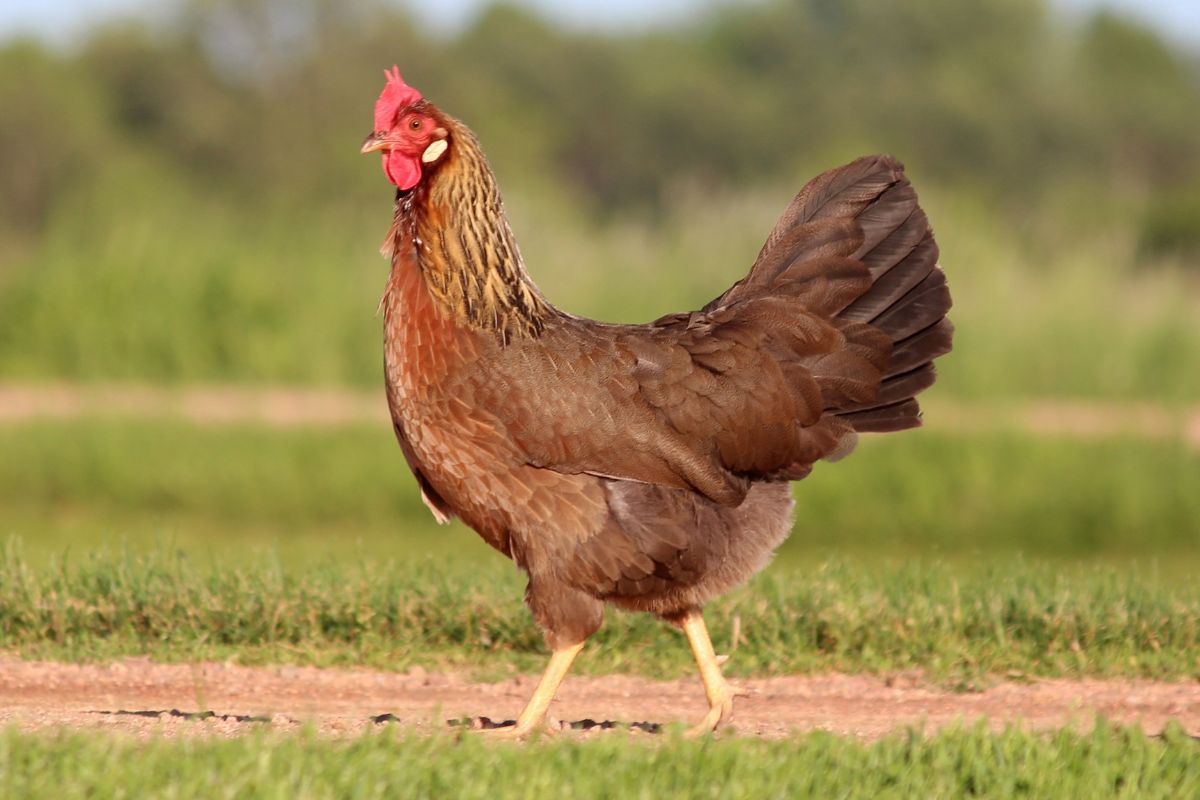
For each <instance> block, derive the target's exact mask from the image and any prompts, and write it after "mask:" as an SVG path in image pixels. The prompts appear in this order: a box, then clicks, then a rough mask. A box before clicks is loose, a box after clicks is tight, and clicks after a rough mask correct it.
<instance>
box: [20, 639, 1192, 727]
mask: <svg viewBox="0 0 1200 800" xmlns="http://www.w3.org/2000/svg"><path fill="white" fill-rule="evenodd" d="M535 680H536V678H535V676H528V675H518V676H514V677H512V678H509V679H507V680H502V681H499V682H495V683H488V682H478V681H474V680H472V679H470V677H469V676H467V675H465V674H461V673H453V672H427V671H425V670H423V669H420V668H414V669H412V670H410V671H409V672H407V673H404V674H399V673H388V672H377V671H371V670H358V669H348V670H347V669H318V668H315V667H292V666H285V667H269V668H255V667H243V666H235V665H230V664H222V663H211V662H210V663H199V664H158V663H154V662H151V661H149V660H146V659H137V658H133V659H127V660H124V661H118V662H114V663H111V664H107V665H96V664H82V665H81V664H61V663H54V662H35V661H21V660H16V659H0V726H9V725H16V726H18V727H20V728H22V729H25V730H36V729H45V728H58V727H68V728H75V729H90V730H121V731H126V732H130V733H133V734H135V735H151V734H165V735H168V736H179V735H201V736H212V735H216V736H233V735H237V734H239V733H243V732H246V731H250V730H257V729H261V728H263V727H265V726H270V727H271V728H273V729H282V730H291V729H296V728H298V727H299V726H300V725H302V724H304V723H310V724H312V725H314V726H315V727H316V728H317V730H319V731H320V732H321V733H323V734H326V735H333V736H337V735H352V734H355V733H358V732H360V731H362V730H363V729H365V728H370V727H374V726H379V725H398V726H400V727H401V728H403V729H409V730H414V731H430V730H433V729H435V728H443V727H445V726H447V725H450V724H461V723H460V722H459V720H464V719H469V720H470V722H469V724H470V725H471V726H472V727H491V726H493V725H495V724H499V723H502V722H503V721H506V720H511V719H512V718H514V717H515V716H516V715H517V713H518V712H519V711H520V709H521V706H522V705H523V704H524V702H525V700H526V698H527V696H528V694H529V692H530V691H531V690H532V688H533V685H534V682H535ZM743 686H744V688H746V689H748V690H749V691H750V696H749V697H745V698H739V700H738V701H737V705H736V715H735V719H734V722H733V725H732V727H731V728H730V729H729V730H733V731H736V733H738V734H742V735H751V736H759V737H768V738H772V737H780V736H785V735H787V734H789V733H791V732H793V731H809V730H816V729H819V730H825V731H830V732H833V733H838V734H849V735H855V736H859V737H863V738H867V739H873V738H877V737H879V736H882V735H884V734H886V733H888V732H890V731H893V730H895V729H897V728H904V727H906V726H910V725H911V726H918V727H922V728H923V729H924V730H926V731H933V730H936V729H937V728H940V727H942V726H944V725H947V724H951V723H954V722H967V723H970V722H972V721H974V720H977V719H980V718H983V719H986V724H988V725H989V726H991V727H994V728H999V727H1003V726H1005V725H1006V724H1009V723H1020V724H1023V725H1024V726H1026V727H1027V728H1029V729H1035V730H1037V729H1049V728H1059V727H1063V726H1067V725H1073V726H1075V727H1077V728H1080V729H1084V728H1087V727H1089V726H1090V725H1091V724H1092V722H1093V720H1094V718H1095V715H1097V714H1100V715H1103V716H1104V717H1106V718H1108V719H1109V720H1111V721H1113V722H1121V723H1137V724H1140V725H1141V726H1142V728H1143V729H1144V730H1145V731H1146V732H1147V733H1148V734H1156V733H1159V732H1161V730H1162V729H1163V727H1164V725H1165V724H1166V723H1167V722H1168V721H1169V720H1176V721H1178V722H1179V723H1180V724H1181V725H1182V726H1183V727H1184V729H1185V730H1186V731H1187V732H1188V733H1190V734H1191V735H1193V736H1200V683H1198V682H1194V681H1193V682H1180V683H1167V682H1155V681H1146V680H1104V679H1084V680H1066V679H1039V680H1029V681H1021V680H1004V681H1000V682H998V683H996V684H995V685H993V686H991V687H988V688H985V689H983V690H982V691H972V692H956V691H952V690H950V689H947V688H944V687H940V686H937V685H935V684H933V683H931V682H928V681H927V680H925V679H924V678H923V677H922V676H921V675H920V674H918V673H903V674H895V675H890V676H866V675H840V674H829V675H815V676H792V677H782V678H760V679H751V680H747V681H744V682H743ZM704 710H705V709H704V694H703V691H702V689H701V687H700V683H699V681H698V680H695V679H684V680H678V681H665V682H663V681H652V680H647V679H645V678H638V677H630V676H624V675H621V676H607V677H569V678H568V679H567V681H566V683H565V684H564V685H563V688H562V690H561V691H560V692H559V697H558V700H557V701H556V702H555V704H554V706H553V707H552V709H551V713H552V714H553V715H554V716H555V717H556V720H554V721H553V722H554V723H555V724H556V726H557V728H558V729H559V730H563V731H570V735H583V736H595V735H603V734H602V731H604V730H607V729H610V728H615V729H618V730H629V729H630V726H631V725H632V726H633V730H636V731H638V732H639V734H640V733H647V732H653V731H655V730H658V729H659V728H660V726H662V725H664V724H669V723H673V722H694V721H696V720H697V719H699V717H700V716H701V715H702V712H703V711H704ZM452 721H453V722H452Z"/></svg>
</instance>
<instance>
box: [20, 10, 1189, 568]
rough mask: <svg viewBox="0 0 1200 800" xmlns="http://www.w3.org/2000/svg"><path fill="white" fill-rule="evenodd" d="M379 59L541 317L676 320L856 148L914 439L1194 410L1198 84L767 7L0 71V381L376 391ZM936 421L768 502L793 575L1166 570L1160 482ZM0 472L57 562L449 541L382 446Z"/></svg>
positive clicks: (367, 31)
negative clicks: (936, 378)
mask: <svg viewBox="0 0 1200 800" xmlns="http://www.w3.org/2000/svg"><path fill="white" fill-rule="evenodd" d="M393 63H397V64H399V66H400V69H401V71H402V72H403V73H404V75H405V77H406V79H407V80H408V81H409V82H410V83H411V84H413V85H414V86H417V87H419V88H420V89H421V90H422V91H423V92H424V94H425V95H426V97H428V98H429V99H431V100H432V101H434V102H435V103H437V104H438V105H439V106H440V107H442V108H443V109H445V110H447V111H448V112H449V113H451V114H454V115H456V116H458V117H460V118H462V119H463V120H464V121H465V122H467V124H468V125H470V126H471V127H472V128H473V129H474V130H475V131H476V132H477V133H478V134H479V136H480V137H481V139H482V141H483V143H484V146H485V148H486V149H487V151H488V153H489V155H490V157H491V159H492V162H493V165H494V167H495V169H496V171H497V173H498V175H499V178H500V181H501V186H502V187H503V189H504V191H505V197H506V201H507V207H508V210H509V213H510V216H511V217H512V220H513V224H514V228H515V230H516V232H517V235H518V238H519V241H520V242H521V245H522V250H523V252H524V255H525V257H526V260H527V262H528V264H529V267H530V270H531V272H532V274H533V277H534V279H535V280H536V281H537V282H538V283H539V284H540V285H541V286H542V288H543V289H544V290H545V291H546V293H547V294H548V295H549V296H550V297H551V298H552V299H553V300H554V301H555V302H556V303H558V304H559V305H561V306H563V307H565V308H567V309H569V310H571V311H573V312H576V313H581V314H585V315H589V316H596V317H602V318H607V319H614V320H624V321H644V320H648V319H651V318H653V317H655V316H657V315H659V314H662V313H666V312H669V311H675V310H679V309H680V308H686V307H696V306H698V305H699V304H702V303H704V302H706V301H707V300H708V299H710V298H711V297H713V296H715V295H716V294H718V293H719V292H720V291H722V290H723V289H724V288H725V287H726V286H728V285H729V284H730V283H731V282H732V281H734V280H735V279H737V278H738V277H740V275H741V274H742V273H743V272H744V270H745V269H746V268H747V267H748V265H749V263H750V262H751V260H752V258H753V256H754V254H755V253H756V252H757V249H758V246H759V245H760V244H761V240H762V238H763V237H764V236H765V234H766V232H767V231H768V230H769V229H770V226H771V225H772V224H773V222H774V217H775V215H776V214H778V213H779V211H781V210H782V208H783V207H784V206H785V205H786V203H787V201H788V199H789V198H790V197H791V195H792V194H793V193H794V192H795V191H796V190H797V189H798V188H799V187H800V186H801V185H802V184H803V182H804V181H806V180H807V179H808V178H809V177H811V176H812V175H814V174H815V173H817V172H818V171H820V170H823V169H826V168H829V167H832V166H835V165H837V164H840V163H842V162H844V161H847V160H849V159H851V158H853V157H856V156H858V155H861V154H865V153H869V152H879V151H883V152H890V153H893V154H895V155H897V156H899V157H900V158H901V159H902V160H904V161H905V162H906V164H907V166H908V169H909V172H910V174H911V176H912V178H913V180H914V182H915V184H916V186H917V188H918V191H919V192H920V193H921V197H922V202H923V204H924V205H925V207H926V209H927V210H928V211H929V214H930V217H931V219H932V220H933V223H934V227H935V231H936V232H937V234H938V239H939V242H940V244H941V247H942V263H943V264H944V265H945V268H946V271H947V274H948V275H949V278H950V283H951V287H952V290H953V292H954V295H955V303H956V305H955V313H954V319H955V321H956V323H957V324H958V327H959V336H958V340H957V345H956V350H955V352H954V354H952V355H951V356H950V357H948V358H946V359H944V364H941V365H940V367H941V375H942V377H941V380H940V382H939V385H938V386H937V387H936V389H935V390H934V392H932V393H931V402H930V407H931V408H934V409H936V405H935V404H936V403H937V402H939V401H940V402H943V403H958V404H962V406H963V407H965V408H966V409H968V411H967V415H968V416H971V415H972V414H974V413H976V412H975V411H972V409H979V411H978V413H979V414H985V413H986V412H987V411H988V409H991V408H993V407H995V406H997V405H1003V404H1004V403H1008V402H1017V401H1029V400H1034V401H1036V400H1039V399H1047V398H1070V399H1076V400H1084V401H1088V402H1104V403H1114V402H1119V403H1123V404H1125V405H1128V404H1129V403H1131V402H1135V401H1136V402H1138V403H1147V404H1154V405H1156V406H1163V407H1166V408H1168V409H1177V410H1178V409H1182V408H1186V407H1189V406H1190V405H1192V404H1195V403H1196V402H1197V401H1198V400H1200V368H1198V367H1197V365H1200V291H1198V290H1200V134H1198V131H1200V56H1198V54H1197V52H1196V51H1195V50H1188V49H1187V48H1186V47H1185V46H1182V45H1179V44H1173V43H1170V42H1168V41H1167V40H1166V39H1164V38H1163V36H1161V35H1160V34H1159V33H1158V32H1156V31H1155V30H1154V29H1152V28H1150V27H1147V26H1146V25H1144V24H1142V23H1140V22H1137V21H1134V20H1132V19H1129V18H1126V17H1122V16H1119V15H1117V14H1114V13H1112V12H1109V11H1097V12H1095V13H1090V14H1084V15H1076V16H1070V17H1068V16H1065V15H1064V14H1062V13H1060V11H1059V9H1058V8H1057V7H1056V6H1054V5H1053V4H1051V3H1050V2H1048V0H981V1H980V2H975V3H969V4H964V3H959V2H955V1H954V0H918V1H917V2H911V3H878V2H872V1H871V0H840V1H839V2H833V1H832V0H806V1H805V2H782V1H775V0H762V1H760V2H744V3H736V4H728V5H722V4H717V5H705V6H704V7H703V10H702V11H697V12H696V13H695V14H692V15H683V16H680V17H678V18H673V19H671V20H669V21H666V22H662V23H659V24H654V25H650V26H641V27H615V28H606V29H602V30H597V29H594V28H592V29H589V28H586V27H579V26H565V25H562V24H560V23H556V22H553V21H550V20H549V19H548V18H546V17H543V16H540V15H539V14H538V13H536V12H534V11H531V10H528V9H527V8H524V7H521V6H514V5H505V4H502V3H499V4H494V5H490V6H486V7H484V8H482V10H480V11H479V13H478V14H477V15H475V16H474V17H473V18H471V19H470V20H469V21H467V22H466V23H465V24H464V25H463V26H462V27H457V28H454V29H450V30H442V29H434V28H431V27H430V26H429V25H428V24H426V23H424V22H423V21H422V20H421V19H420V18H419V17H417V16H415V15H414V14H412V13H411V12H409V11H408V10H406V9H405V8H404V7H403V6H402V5H397V4H395V3H389V2H383V1H382V0H349V1H348V2H332V1H331V0H288V1H287V2H283V0H236V1H235V0H172V2H170V3H164V4H159V5H158V6H157V7H156V11H155V14H154V15H153V18H152V19H142V18H131V19H126V20H113V21H108V22H104V23H102V24H97V25H95V26H94V27H92V28H90V29H88V30H87V31H86V33H85V34H84V35H82V36H81V37H80V38H79V39H78V40H77V41H73V42H72V43H70V44H61V43H60V44H49V43H46V42H44V41H42V40H39V39H35V38H21V37H16V36H13V37H10V38H8V39H7V40H2V41H0V109H2V111H0V381H7V382H29V381H33V382H48V381H72V382H76V381H83V382H89V381H101V382H113V381H117V382H130V383H136V384H141V383H157V384H169V385H186V384H192V383H241V384H270V385H275V384H294V385H298V386H314V385H322V386H335V387H361V388H363V389H364V390H370V389H374V388H375V387H377V386H378V385H379V384H380V381H381V378H380V367H379V362H380V332H379V321H378V319H377V318H375V316H374V313H373V312H374V309H375V301H376V299H377V297H378V294H379V292H380V290H381V289H382V286H383V282H384V279H385V275H386V271H387V265H386V264H385V263H384V262H383V261H382V260H381V259H380V258H379V256H378V254H377V246H378V243H379V241H380V240H381V238H382V236H383V234H384V231H385V230H386V228H387V225H388V221H389V216H390V214H391V187H390V186H389V185H388V184H387V183H386V181H385V179H384V177H383V176H382V174H381V173H380V170H379V165H378V163H377V159H375V158H371V159H364V158H363V157H362V156H360V155H359V154H358V144H359V143H360V142H361V140H362V138H363V136H364V135H365V134H366V133H367V132H368V129H369V128H370V125H371V108H372V105H373V103H374V100H375V97H376V95H377V94H378V91H379V89H380V87H381V85H382V80H383V77H382V70H383V68H385V67H387V66H390V65H391V64H393ZM380 402H381V403H382V399H381V400H380ZM1122 407H1124V406H1116V407H1115V408H1116V409H1117V411H1116V412H1115V413H1117V414H1120V413H1121V412H1120V408H1122ZM937 424H938V415H937V414H936V413H935V412H933V411H931V413H930V427H931V430H930V431H928V432H927V433H923V434H918V435H912V436H905V437H897V438H896V441H895V443H892V442H891V441H889V442H888V443H887V444H883V443H880V444H879V445H878V447H879V449H878V450H877V453H878V454H877V455H876V456H875V457H874V458H872V457H871V456H869V455H864V456H862V457H861V458H856V459H851V460H850V461H848V462H846V463H845V464H840V465H838V466H837V467H836V468H834V469H828V470H819V471H818V472H819V473H820V474H818V475H815V476H814V477H813V478H812V479H810V480H809V481H806V482H804V484H802V485H800V487H799V488H798V492H799V496H800V497H801V498H802V509H806V510H807V511H805V512H804V513H809V514H810V516H809V517H808V522H807V528H806V530H807V531H809V533H808V534H807V538H806V537H805V536H797V537H795V538H794V539H793V544H792V545H790V547H792V548H793V549H794V550H799V549H801V548H803V547H804V546H805V545H806V544H808V545H815V544H821V545H823V546H826V547H830V548H836V547H843V546H844V547H853V546H857V547H859V548H860V549H862V550H871V551H877V550H879V549H880V548H883V547H884V545H885V544H886V543H887V542H890V543H891V545H892V546H897V547H899V548H900V550H901V551H903V552H909V551H911V550H913V549H916V548H921V547H940V548H943V549H945V550H953V549H955V548H958V549H966V550H972V549H978V548H983V549H988V548H1001V549H1003V548H1008V549H1020V550H1022V551H1024V552H1033V553H1043V554H1050V555H1053V554H1058V555H1062V554H1066V555H1071V554H1076V555H1079V554H1087V553H1093V552H1103V553H1108V554H1110V555H1111V556H1113V557H1118V558H1124V557H1126V556H1127V555H1129V554H1131V553H1137V554H1143V555H1145V554H1147V553H1148V554H1151V555H1153V554H1154V553H1160V552H1161V553H1171V554H1175V555H1173V556H1171V558H1172V559H1174V558H1175V556H1176V555H1179V554H1185V555H1191V556H1195V555H1196V551H1197V546H1198V544H1200V510H1198V509H1197V508H1196V505H1195V502H1196V499H1195V498H1196V492H1195V489H1196V488H1200V464H1198V459H1197V454H1196V452H1195V450H1194V449H1188V448H1187V447H1186V446H1185V445H1184V444H1182V443H1180V442H1176V441H1173V440H1169V441H1151V442H1146V441H1134V442H1127V443H1122V442H1119V441H1109V440H1105V441H1087V442H1075V441H1066V440H1058V439H1051V440H1050V441H1049V442H1039V441H1036V440H1035V439H1032V438H1030V439H1028V440H1026V439H1020V438H1013V437H1011V436H1005V435H1000V434H996V433H994V432H993V433H991V434H988V435H986V436H976V435H971V434H962V433H953V434H952V433H944V432H938V431H937V430H936V427H937ZM922 436H925V437H926V438H921V437H922ZM0 439H3V449H4V451H5V452H6V453H8V454H10V456H11V458H7V459H6V464H5V466H4V467H3V468H2V473H3V474H2V478H0V508H2V509H3V511H2V512H0V533H7V534H16V535H18V536H23V537H25V538H26V539H35V540H39V541H45V542H48V543H50V545H48V546H52V547H61V546H63V545H64V544H68V543H73V542H74V543H78V542H94V541H97V540H103V541H115V540H118V539H121V538H122V537H130V536H132V537H134V538H137V539H138V541H143V540H146V541H149V540H151V539H155V538H162V537H167V538H170V537H181V540H183V541H189V542H191V541H195V542H210V543H211V542H214V541H218V542H225V543H226V544H228V546H229V547H230V548H237V547H244V546H246V544H247V543H248V542H251V541H254V542H259V541H268V542H274V543H280V542H284V543H291V542H297V541H302V540H303V541H310V542H311V543H312V551H313V552H321V553H325V552H327V551H328V550H329V549H330V548H333V547H336V546H337V544H336V543H337V542H338V541H339V539H338V537H339V536H347V535H350V536H358V537H363V536H365V537H366V541H367V542H368V543H371V547H374V546H375V544H376V543H378V542H384V541H389V542H390V541H392V538H394V537H396V532H397V531H399V530H402V529H410V530H412V531H416V533H413V536H416V537H417V538H416V539H410V540H409V541H410V542H413V541H419V542H420V543H421V545H420V546H421V547H425V546H427V545H428V546H429V547H433V546H435V545H433V544H430V543H431V542H434V541H442V540H444V538H445V537H441V539H437V538H436V537H437V536H438V535H437V534H434V533H421V532H423V531H428V530H429V526H428V523H427V518H426V516H425V515H424V512H423V510H422V509H421V508H420V506H419V505H418V504H417V503H416V501H415V499H414V496H413V492H412V490H411V488H409V487H407V486H405V485H404V481H405V480H406V471H405V469H404V467H403V465H402V463H401V458H400V455H399V451H398V449H397V448H395V447H394V445H393V444H392V443H391V442H390V434H389V433H388V432H387V430H386V428H383V427H381V428H379V429H370V430H357V429H355V430H351V431H348V432H344V433H342V434H338V433H336V432H334V433H331V432H328V431H318V432H312V431H307V432H306V431H295V432H280V431H270V432H265V431H262V430H249V429H247V430H240V429H220V430H211V429H204V428H194V427H192V426H188V425H186V424H184V423H167V422H162V423H156V424H155V425H152V426H144V425H137V424H133V423H129V422H127V421H120V422H116V423H113V422H111V421H110V422H103V421H95V422H82V423H80V422H72V423H69V424H62V425H60V424H56V423H38V424H36V425H26V426H11V425H10V426H8V427H6V428H4V429H0ZM913 464H921V465H923V466H922V467H921V469H923V470H925V473H924V474H923V475H922V474H915V475H913V470H912V469H910V468H909V467H907V466H906V465H913ZM856 470H857V471H856ZM948 472H953V475H952V476H951V477H952V479H948V480H944V478H945V477H946V475H947V473H948ZM826 473H827V475H826ZM938 475H941V476H942V477H941V478H939V477H937V476H938ZM863 485H871V486H874V487H876V488H875V489H873V491H875V492H876V494H878V495H882V496H887V497H889V498H890V500H889V503H888V504H883V505H881V506H880V507H879V508H877V509H875V510H873V511H872V510H870V509H868V508H864V507H863V505H862V504H861V503H858V502H856V501H855V500H854V498H855V497H856V492H859V491H860V490H861V487H862V486H863ZM806 492H809V493H811V495H810V501H809V502H808V503H807V505H803V504H804V503H805V501H804V499H803V498H804V497H805V493H806ZM397 498H399V499H397ZM948 508H952V509H954V513H952V514H946V513H944V511H945V510H946V509H948ZM897 520H899V521H898V522H897ZM138 537H141V538H138ZM189 537H190V538H189ZM306 537H307V539H306ZM389 537H392V538H389ZM421 537H424V538H421ZM468 540H471V541H473V539H472V537H470V536H469V535H466V534H463V535H457V534H456V536H455V538H454V539H453V542H454V546H455V547H467V548H469V547H473V546H474V545H473V544H465V543H466V542H467V541H468ZM343 541H344V540H343ZM331 543H332V544H331ZM897 543H899V544H897ZM388 546H389V547H393V545H388ZM405 546H407V547H409V548H410V549H411V547H412V545H411V544H409V545H394V547H395V548H396V549H395V550H392V551H391V552H397V553H402V552H404V550H403V547H405ZM371 547H368V548H367V550H368V551H370V550H371ZM480 547H482V546H480ZM480 552H482V551H480ZM1180 557H1182V556H1180ZM1177 563H1178V562H1177ZM1189 563H1190V562H1189Z"/></svg>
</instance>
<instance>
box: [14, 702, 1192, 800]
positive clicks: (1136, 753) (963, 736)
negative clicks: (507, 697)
mask: <svg viewBox="0 0 1200 800" xmlns="http://www.w3.org/2000/svg"><path fill="white" fill-rule="evenodd" d="M0 792H2V793H3V794H4V795H5V796H6V797H30V798H35V797H48V798H51V797H52V798H55V800H69V799H70V798H76V797H78V798H84V797H263V798H293V797H304V798H324V797H339V798H342V797H389V796H393V797H399V796H403V797H455V798H462V799H463V800H467V799H469V798H487V800H501V799H502V798H509V797H512V798H517V797H546V796H551V795H553V796H554V797H562V798H609V797H613V798H615V797H622V798H625V797H629V798H658V797H711V798H744V797H761V798H775V797H780V798H782V797H841V798H888V797H920V798H952V797H966V796H970V797H989V798H1012V797H1089V798H1098V797H1129V798H1133V797H1137V798H1180V797H1194V796H1196V795H1197V793H1200V745H1198V744H1197V742H1196V741H1194V740H1192V739H1190V738H1189V737H1188V736H1187V735H1186V734H1184V733H1183V732H1182V731H1180V730H1179V729H1178V727H1174V726H1173V727H1169V728H1168V730H1167V732H1166V733H1165V734H1164V735H1163V736H1162V737H1160V738H1154V739H1151V738H1147V737H1146V736H1145V735H1144V734H1142V732H1141V731H1139V730H1137V729H1136V728H1127V727H1114V726H1110V725H1107V724H1105V723H1104V722H1103V721H1101V722H1099V723H1098V724H1097V725H1096V727H1095V728H1094V729H1093V730H1092V731H1090V732H1087V733H1079V732H1074V731H1070V730H1064V731H1059V732H1056V733H1053V734H1036V733H1029V732H1026V731H1022V730H1019V729H1016V728H1008V729H1006V730H1003V731H1000V732H989V731H988V730H986V728H984V727H983V726H981V725H976V726H974V727H970V728H957V729H948V730H944V731H941V732H939V733H936V734H934V735H931V736H923V735H921V734H919V733H917V732H914V731H908V732H901V733H896V734H892V735H890V736H888V737H886V738H884V739H881V740H879V741H877V742H869V743H868V742H862V741H858V740H856V739H853V738H842V737H837V736H833V735H831V734H826V733H820V732H817V733H809V734H804V735H799V736H796V737H793V738H789V739H784V740H779V741H755V740H748V739H736V738H735V739H726V740H720V741H688V740H685V739H680V738H675V737H668V738H655V739H653V740H650V741H637V740H634V741H629V740H627V739H625V738H624V737H620V736H616V735H610V736H606V737H603V738H600V739H597V740H594V741H584V742H580V741H571V740H565V741H564V740H559V741H553V740H550V741H546V740H543V741H540V742H537V743H534V744H531V745H514V744H495V743H489V742H485V741H483V740H482V739H481V737H479V736H475V735H467V736H462V737H452V736H450V735H435V736H429V737H416V736H407V737H400V736H396V735H394V734H393V733H392V732H391V731H384V732H380V733H366V734H363V735H361V736H359V737H357V738H352V739H347V740H327V739H322V738H320V737H318V736H315V735H313V734H302V735H299V736H272V735H270V734H267V733H264V734H259V735H251V736H248V737H245V738H240V739H234V740H221V739H209V740H204V739H190V738H185V739H182V740H169V739H165V738H162V737H154V738H151V739H149V740H147V741H136V740H134V739H132V738H129V737H121V736H95V735H91V734H82V733H65V732H64V733H59V734H49V735H47V734H36V735H23V734H20V733H17V732H15V731H9V732H7V733H0Z"/></svg>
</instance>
